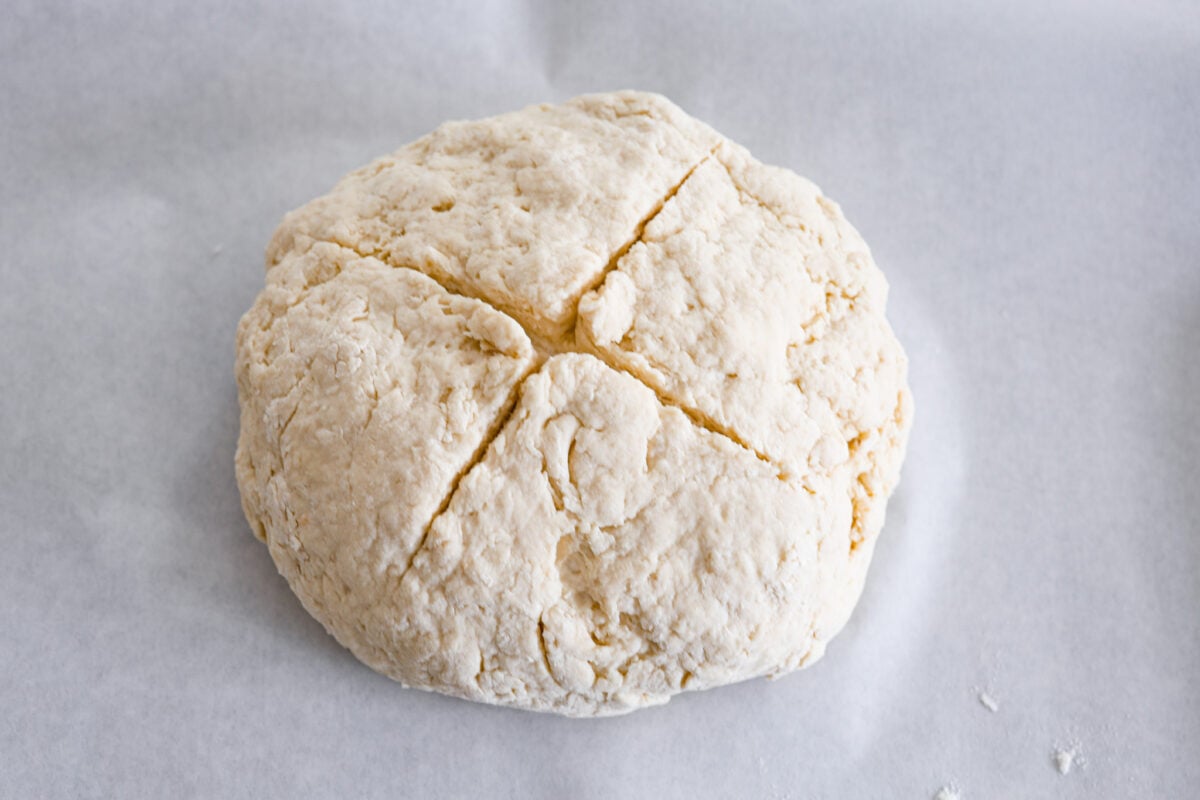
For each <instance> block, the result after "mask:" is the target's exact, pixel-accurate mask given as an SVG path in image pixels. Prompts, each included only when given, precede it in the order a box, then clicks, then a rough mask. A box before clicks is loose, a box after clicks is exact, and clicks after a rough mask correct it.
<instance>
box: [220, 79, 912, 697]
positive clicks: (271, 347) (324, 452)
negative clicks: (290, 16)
mask: <svg viewBox="0 0 1200 800" xmlns="http://www.w3.org/2000/svg"><path fill="white" fill-rule="evenodd" d="M267 262H268V271H267V281H266V287H265V288H264V290H263V292H262V293H261V294H260V295H259V298H258V299H257V301H256V302H255V305H254V306H253V308H251V310H250V311H249V312H247V314H246V316H245V317H244V318H243V320H242V323H241V325H240V326H239V329H238V361H237V375H238V386H239V397H240V400H241V404H242V433H241V438H240V440H239V444H238V453H237V473H238V480H239V485H240V487H241V489H242V495H243V505H244V508H245V511H246V516H247V519H248V520H249V521H250V523H251V526H252V527H253V528H254V530H255V532H256V534H257V535H258V537H259V538H260V539H262V540H263V541H264V542H266V544H267V545H268V548H269V549H270V552H271V555H272V557H273V558H274V560H275V562H276V564H277V565H278V566H279V569H280V571H281V572H282V574H283V575H284V576H285V577H286V578H287V580H288V581H289V583H290V584H291V586H292V588H293V589H294V590H295V592H296V594H297V595H298V596H299V597H300V599H301V601H302V602H303V603H304V605H305V607H306V608H307V609H308V610H309V611H310V612H311V613H312V614H313V615H314V616H315V617H316V618H317V619H318V620H320V621H321V622H322V623H323V624H324V625H325V627H326V628H327V629H328V630H329V631H330V632H331V633H332V634H333V635H334V636H335V637H337V639H338V640H339V641H340V642H341V643H342V644H344V645H345V646H347V647H348V648H350V649H351V650H352V651H353V652H354V653H355V654H356V655H357V656H358V657H359V658H360V659H362V660H363V661H364V662H366V663H367V664H369V665H370V666H372V667H373V668H375V669H377V670H379V671H381V672H383V673H385V674H387V675H389V676H391V677H393V678H395V679H397V680H399V681H401V682H402V683H404V684H405V685H409V686H415V687H419V688H425V689H432V690H436V691H439V692H443V693H446V694H451V695H455V696H458V697H464V698H468V699H472V700H479V701H484V702H492V703H501V704H506V705H512V706H517V707H522V708H529V709H534V710H547V711H555V712H559V713H563V714H569V715H575V716H590V715H603V714H614V713H622V712H625V711H629V710H632V709H635V708H638V707H642V706H646V705H651V704H655V703H662V702H666V701H667V700H668V699H669V698H670V697H671V696H672V695H673V694H675V693H678V692H679V691H682V690H685V689H697V688H705V687H710V686H716V685H720V684H725V683H730V682H732V681H736V680H742V679H745V678H750V677H754V676H759V675H779V674H782V673H785V672H788V671H790V670H793V669H795V668H797V667H799V666H802V665H804V664H806V663H809V662H811V661H812V660H814V659H815V658H818V657H819V656H820V655H821V654H822V653H823V651H824V648H825V644H826V642H827V641H828V640H829V638H831V637H832V636H833V635H834V634H835V633H836V632H837V631H838V630H840V629H841V627H842V626H843V625H844V624H845V622H846V619H847V618H848V616H849V614H850V611H851V609H852V608H853V606H854V604H855V602H856V601H857V598H858V595H859V593H860V592H861V589H862V584H863V580H864V578H865V573H866V569H867V565H868V564H869V561H870V557H871V551H872V549H873V546H874V542H875V539H876V537H877V535H878V533H879V530H880V528H881V527H882V525H883V518H884V512H885V507H886V501H887V497H888V496H889V494H890V493H891V491H892V489H893V488H894V486H895V484H896V482H897V481H898V479H899V468H900V462H901V460H902V457H903V451H904V446H905V441H906V438H907V433H908V428H909V426H910V420H911V415H912V411H911V399H910V397H909V393H908V389H907V384H906V361H905V357H904V353H903V351H902V350H901V348H900V346H899V344H898V343H897V342H896V339H895V337H894V336H893V334H892V332H891V329H890V328H889V327H888V324H887V322H886V319H885V317H884V311H885V304H886V294H887V286H886V282H885V281H884V279H883V276H882V274H881V273H880V272H879V270H878V269H877V268H876V267H875V265H874V263H873V261H872V259H871V257H870V254H869V251H868V250H867V247H866V245H865V244H864V243H863V242H862V240H861V238H860V237H859V236H858V234H857V233H856V232H855V231H854V229H853V228H852V227H851V226H850V225H849V224H848V223H847V222H846V220H845V219H844V217H843V216H842V214H841V211H840V210H839V209H838V207H837V206H836V205H835V204H834V203H832V202H831V201H829V200H828V199H827V198H825V197H823V196H822V195H821V193H820V191H819V190H818V189H817V188H816V187H815V186H814V185H813V184H811V183H810V182H808V181H806V180H804V179H803V178H800V177H798V176H796V175H794V174H792V173H790V172H788V171H786V170H781V169H777V168H772V167H766V166H764V165H762V164H760V163H758V162H757V161H755V160H754V159H753V158H752V157H751V156H750V155H749V154H748V153H747V152H746V151H745V150H743V149H742V148H740V147H738V146H737V145H735V144H733V143H731V142H729V141H727V140H725V139H723V138H722V137H720V136H719V134H716V133H715V132H714V131H712V130H711V129H709V128H707V127H706V126H704V125H703V124H702V123H699V122H697V121H696V120H693V119H692V118H690V117H688V116H687V115H686V114H684V113H683V112H682V111H680V110H679V109H678V108H676V107H675V106H674V105H672V104H671V103H670V102H669V101H667V100H665V99H664V98H661V97H658V96H656V95H647V94H642V93H635V92H621V93H614V94H605V95H591V96H585V97H581V98H576V99H575V100H572V101H570V102H568V103H566V104H563V105H561V106H537V107H534V108H530V109H525V110H524V111H520V112H515V113H512V114H507V115H503V116H500V117H495V118H491V119H487V120H480V121H475V122H463V123H449V124H447V125H445V126H443V127H442V128H439V129H438V130H437V131H435V132H434V133H432V134H430V135H429V136H427V137H425V138H423V139H421V140H418V141H417V142H414V143H413V144H411V145H408V146H406V147H404V148H401V150H399V151H397V152H396V153H394V154H392V155H391V156H387V157H385V158H382V159H379V160H377V161H376V162H374V163H372V164H370V165H368V166H367V167H364V168H363V169H360V170H358V171H356V172H353V173H351V174H350V175H348V176H347V177H346V178H345V179H343V180H342V181H341V182H340V183H339V184H338V185H337V187H335V188H334V190H333V191H332V192H331V193H330V194H328V195H326V196H324V197H322V198H318V199H317V200H314V201H313V202H311V203H309V204H308V205H306V206H304V207H303V208H301V209H299V210H297V211H295V212H292V213H291V214H289V215H288V216H287V217H286V218H285V220H284V222H283V224H282V225H281V226H280V229H279V230H278V231H277V232H276V234H275V236H274V238H273V239H272V242H271V244H270V246H269V248H268V256H267Z"/></svg>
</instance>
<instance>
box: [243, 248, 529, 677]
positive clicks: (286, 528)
mask: <svg viewBox="0 0 1200 800" xmlns="http://www.w3.org/2000/svg"><path fill="white" fill-rule="evenodd" d="M238 353H239V357H238V364H237V372H238V388H239V397H240V399H241V404H242V431H241V437H240V439H239V443H238V451H237V475H238V483H239V485H240V486H241V489H242V499H243V506H244V508H245V511H246V516H247V518H248V519H249V520H251V524H252V525H253V527H254V529H255V532H256V534H257V535H258V536H259V538H261V539H263V540H264V541H265V542H266V544H267V546H268V548H270V551H271V556H272V557H273V558H274V559H275V563H276V564H277V565H278V566H279V569H280V572H282V573H283V575H284V576H285V577H286V578H287V579H288V581H289V583H290V584H291V585H292V588H293V589H294V590H295V591H296V593H297V595H299V596H300V598H301V599H302V600H304V601H305V605H306V607H307V608H308V609H309V611H311V612H312V613H313V614H314V616H316V617H317V618H318V619H319V620H320V621H321V622H322V623H324V624H325V626H326V628H327V629H329V631H330V632H331V633H333V634H334V635H335V636H336V637H337V638H338V640H339V641H341V642H342V644H344V645H346V646H347V647H349V648H351V649H352V650H353V651H354V652H355V653H356V654H358V655H359V656H360V657H363V656H364V655H366V654H369V653H374V652H378V649H379V648H380V647H381V646H382V645H381V643H380V642H379V641H377V639H376V638H375V636H374V633H376V632H373V631H370V630H367V629H365V628H363V627H362V626H361V625H360V624H359V620H362V619H365V618H366V615H368V614H369V610H370V609H371V608H372V607H374V606H375V605H377V604H378V603H380V602H383V601H384V600H385V598H386V596H387V593H388V591H389V590H388V585H389V576H394V575H396V574H398V573H400V572H402V571H403V570H404V569H405V568H406V565H407V564H409V563H410V561H411V558H412V556H413V554H414V552H415V551H416V549H417V547H418V545H419V543H420V541H421V539H422V537H423V536H424V534H425V532H426V530H427V529H428V524H429V521H430V519H431V518H432V517H433V515H434V514H435V513H436V512H437V511H438V509H439V508H440V507H441V506H442V505H444V504H445V502H446V498H447V497H448V495H449V494H450V492H451V490H452V487H453V485H454V484H455V482H456V480H457V476H458V475H459V474H460V473H461V472H463V471H465V470H466V469H467V468H468V466H469V465H470V463H471V460H472V459H473V458H474V457H475V454H476V452H477V451H478V450H479V449H480V448H481V447H482V446H484V445H485V444H486V441H487V439H488V437H489V436H490V435H491V431H492V429H493V427H494V426H495V424H496V423H497V421H498V420H499V419H500V418H501V417H502V416H503V414H504V411H505V409H506V408H508V407H510V406H511V403H512V402H513V401H514V400H515V393H516V389H517V386H518V384H519V381H520V379H521V378H522V377H523V376H524V375H525V374H526V373H527V372H528V370H529V369H530V368H531V366H532V361H533V349H532V346H531V345H530V343H529V340H528V338H527V337H526V336H525V334H524V332H523V331H522V330H521V328H520V327H519V326H518V325H517V324H516V323H514V322H513V321H512V320H511V319H508V318H507V317H505V316H504V315H502V314H500V313H499V312H497V311H495V310H494V309H492V308H490V307H488V306H486V305H485V304H483V303H480V302H478V301H476V300H471V299H468V298H464V297H458V296H455V295H452V294H450V293H448V292H446V291H445V290H444V289H442V288H441V287H440V286H438V285H437V284H436V283H434V282H433V281H431V280H430V279H428V278H426V277H425V276H424V275H421V274H420V273H417V272H414V271H412V270H406V269H393V268H391V267H388V266H386V265H384V264H382V263H380V262H378V261H376V260H374V259H363V258H360V257H358V256H357V255H355V254H354V253H353V252H351V251H348V250H346V249H345V248H342V247H339V246H337V245H332V244H326V243H320V244H317V245H315V246H314V247H312V248H310V249H309V250H308V251H306V252H305V253H303V254H301V255H298V256H296V255H290V256H288V257H286V258H284V259H283V260H282V261H281V262H280V264H279V265H278V266H277V267H276V268H275V269H274V270H273V271H272V272H271V274H270V276H269V279H268V287H267V289H266V290H264V292H263V293H262V294H261V295H260V296H259V299H258V301H257V302H256V303H255V306H254V308H252V309H251V310H250V311H249V312H248V313H247V314H246V316H245V317H244V318H243V319H242V323H241V325H240V327H239V329H238Z"/></svg>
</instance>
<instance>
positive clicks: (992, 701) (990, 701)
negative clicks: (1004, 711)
mask: <svg viewBox="0 0 1200 800" xmlns="http://www.w3.org/2000/svg"><path fill="white" fill-rule="evenodd" d="M979 704H980V705H981V706H983V707H984V708H986V709H987V710H988V711H990V712H992V713H993V714H995V713H996V712H997V711H999V710H1000V704H999V703H997V702H996V698H994V697H992V696H991V695H990V694H988V693H987V692H982V691H981V692H980V693H979Z"/></svg>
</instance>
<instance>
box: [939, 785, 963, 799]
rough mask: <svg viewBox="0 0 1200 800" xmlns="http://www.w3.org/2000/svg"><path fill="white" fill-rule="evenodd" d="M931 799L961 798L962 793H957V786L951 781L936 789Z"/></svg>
mask: <svg viewBox="0 0 1200 800" xmlns="http://www.w3.org/2000/svg"><path fill="white" fill-rule="evenodd" d="M933 800H962V795H960V794H959V793H958V788H957V787H956V786H955V785H954V784H953V783H949V784H946V785H945V786H943V787H942V788H940V789H938V791H937V794H935V795H934V796H933Z"/></svg>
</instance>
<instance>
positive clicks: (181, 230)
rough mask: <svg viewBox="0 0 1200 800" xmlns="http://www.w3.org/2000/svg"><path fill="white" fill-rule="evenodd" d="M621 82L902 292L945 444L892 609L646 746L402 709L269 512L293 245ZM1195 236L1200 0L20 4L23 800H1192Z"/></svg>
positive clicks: (633, 722) (17, 525)
mask: <svg viewBox="0 0 1200 800" xmlns="http://www.w3.org/2000/svg"><path fill="white" fill-rule="evenodd" d="M627 87H630V88H643V89H649V90H655V91H660V92H663V93H665V94H667V95H668V96H670V97H671V98H673V99H674V100H675V101H676V102H678V103H679V104H680V105H682V106H683V107H684V108H685V109H687V110H688V111H689V112H691V113H693V114H695V115H696V116H699V117H700V118H702V119H704V120H706V121H708V122H709V123H711V124H712V125H713V126H714V127H716V128H717V129H718V130H720V131H722V132H724V133H725V134H727V135H728V136H730V137H731V138H733V139H734V140H735V141H738V142H741V143H742V144H745V145H746V146H748V147H749V148H750V149H751V151H753V152H754V153H755V154H756V155H758V156H759V157H760V158H762V159H763V160H765V161H767V162H769V163H775V164H780V165H783V166H786V167H789V168H791V169H794V170H796V171H798V172H800V173H801V174H804V175H806V176H808V177H811V178H812V179H814V180H815V181H816V182H817V183H818V184H820V185H821V186H822V187H823V188H824V189H825V191H826V192H828V193H829V194H830V195H831V196H832V197H834V198H836V199H837V200H839V201H840V202H841V203H842V205H843V207H844V208H845V210H846V212H847V214H848V216H849V217H850V219H851V220H852V221H853V222H854V223H855V225H856V226H858V227H859V229H860V230H861V231H862V232H863V234H864V236H865V237H866V239H867V241H869V242H870V243H871V244H872V246H873V249H874V253H875V255H876V258H877V260H878V262H879V263H880V265H881V266H882V267H883V269H884V270H885V272H886V273H887V275H888V277H889V279H890V281H891V285H892V294H891V305H890V309H891V312H890V313H891V319H892V321H893V323H894V326H895V328H896V330H897V332H898V334H899V336H900V337H901V339H902V341H903V342H904V344H905V346H906V347H907V349H908V352H909V355H910V357H911V362H912V367H911V377H912V384H913V388H914V392H915V395H916V402H917V423H916V428H915V430H914V433H913V436H912V442H911V448H910V455H909V459H908V462H907V464H906V467H905V470H904V477H903V484H902V486H901V488H900V490H899V492H898V494H897V495H896V497H895V499H894V501H893V503H892V506H891V508H890V511H889V520H888V524H887V527H886V529H885V531H884V534H883V539H882V541H881V543H880V545H879V548H878V550H877V553H876V557H875V558H876V560H875V564H874V567H873V570H872V575H871V578H870V581H869V584H868V586H867V590H866V593H865V596H864V597H863V600H862V603H861V605H860V606H859V608H858V610H857V612H856V614H855V616H854V618H853V620H852V622H851V623H850V625H849V626H848V628H847V629H846V630H845V632H844V633H843V634H842V635H841V636H840V637H839V638H838V639H836V640H835V642H834V643H833V644H832V646H831V647H830V648H829V652H828V654H827V655H826V657H825V659H824V660H822V661H821V662H819V663H818V664H816V665H815V666H814V667H812V668H811V669H809V670H806V671H804V672H801V673H798V674H795V675H792V676H790V677H787V678H785V679H782V680H779V681H775V682H766V681H754V682H750V683H746V684H742V685H738V686H735V687H731V688H727V689H721V690H716V691H711V692H707V693H700V694H691V695H686V696H683V697H681V698H678V699H676V700H675V701H673V702H672V703H670V704H669V705H668V706H666V707H663V708H658V709H654V710H649V711H644V712H640V713H637V714H634V715H632V716H627V717H623V718H617V719H610V720H602V721H570V720H565V719H559V718H553V717H547V716H538V715H533V714H528V713H521V712H515V711H507V710H498V709H494V708H489V707H484V706H477V705H472V704H469V703H465V702H460V701H454V700H449V699H445V698H442V697H438V696H434V695H429V694H424V693H420V692H415V691H406V690H403V689H401V688H400V687H399V686H398V685H396V684H393V683H391V682H390V681H388V680H386V679H384V678H382V677H379V676H377V675H375V674H374V673H372V672H371V671H369V670H368V669H366V668H365V667H363V666H360V665H359V664H358V662H356V661H355V660H354V659H353V658H352V657H351V656H350V655H349V654H348V653H347V652H345V651H343V650H342V649H341V648H340V647H339V646H338V645H337V644H336V643H335V642H334V641H333V640H332V639H331V638H329V637H328V636H327V635H326V634H325V633H324V631H323V630H322V629H321V627H320V625H318V624H317V623H316V622H314V621H313V620H312V619H311V618H309V617H308V615H307V614H306V613H305V612H304V611H303V609H302V608H301V606H300V604H299V603H298V602H297V601H296V600H295V599H294V598H293V596H292V595H291V593H290V592H289V590H288V588H287V586H286V585H285V583H284V581H283V580H282V579H281V578H280V577H279V576H278V575H277V573H276V571H275V568H274V566H273V564H272V563H271V560H270V558H269V557H268V554H267V552H266V550H265V548H264V547H262V546H261V545H260V544H259V543H258V542H257V541H255V540H254V538H253V537H252V536H251V534H250V532H249V530H248V528H247V525H246V523H245V521H244V520H243V518H242V513H241V510H240V507H239V500H238V493H237V488H236V485H235V483H234V478H233V467H232V462H233V451H234V444H235V440H236V437H237V429H238V411H237V403H236V394H235V388H234V382H233V337H234V329H235V326H236V323H237V320H238V317H239V316H240V315H241V314H242V312H243V311H244V310H245V309H246V308H248V307H249V305H250V303H251V302H252V300H253V298H254V295H255V293H256V292H257V291H258V289H259V288H260V287H261V285H262V251H263V248H264V246H265V244H266V241H267V238H268V236H269V235H270V233H271V231H272V229H273V228H274V226H275V224H276V223H277V221H278V219H279V218H280V216H281V215H282V214H283V213H284V212H285V211H287V210H288V209H290V208H292V207H295V206H297V205H299V204H301V203H302V202H304V201H306V200H307V199H309V198H310V197H313V196H315V195H317V194H319V193H321V192H323V191H325V190H326V189H327V188H328V187H330V186H331V185H332V183H333V182H334V181H335V180H336V179H337V178H338V177H339V176H340V175H342V174H343V173H344V172H346V171H348V170H350V169H352V168H354V167H357V166H359V165H361V164H363V163H365V162H367V161H368V160H370V159H371V158H373V157H374V156H376V155H380V154H382V153H385V152H388V151H390V150H392V149H394V148H395V147H397V146H399V145H400V144H402V143H404V142H406V141H409V140H411V139H413V138H415V137H417V136H419V135H421V134H423V133H425V132H426V131H428V130H430V129H432V128H433V127H435V126H436V125H437V124H438V123H440V122H442V121H443V120H445V119H449V118H466V117H479V116H484V115H488V114H492V113H499V112H502V111H507V110H510V109H514V108H518V107H521V106H523V105H526V104H529V103H534V102H540V101H546V100H551V101H558V100H563V99H566V98H568V97H570V96H573V95H575V94H578V93H582V92H585V91H596V90H606V89H615V88H627ZM1198 214H1200V12H1198V11H1197V9H1196V7H1195V5H1194V4H1191V3H1189V2H1172V0H1150V1H1141V2H1128V3H1119V4H1118V3H1111V2H1095V1H1092V2H1078V3H1063V2H1045V1H1044V0H1038V1H1037V2H1033V1H1032V0H1027V1H1026V0H1009V1H1008V2H1003V3H979V2H960V0H945V1H944V2H920V3H916V2H913V3H880V4H871V3H861V2H849V3H813V4H801V3H788V4H771V3H749V2H728V3H707V4H703V5H701V4H696V5H694V6H693V5H690V4H684V3H677V4H670V5H668V4H660V3H638V2H627V1H626V0H607V1H606V2H595V3H535V2H517V0H513V1H512V2H494V3H488V4H478V5H477V4H460V3H453V2H443V3H429V4H395V5H387V4H383V3H368V4H355V5H352V4H343V3H336V2H316V1H315V0H307V1H306V2H296V3H282V2H281V3H277V4H260V3H211V4H200V3H192V2H187V3H185V2H155V3H134V2H124V3H123V2H117V1H116V0H112V1H111V2H103V3H82V2H81V3H78V4H74V5H69V4H67V5H64V4H61V3H47V2H25V1H24V0H20V1H18V2H11V1H10V2H7V3H5V4H4V7H3V10H0V245H2V246H3V258H2V259H0V270H2V277H3V284H2V286H0V545H2V547H0V796H4V797H14V798H17V797H20V798H26V797H63V798H66V797H71V798H75V797H127V798H143V797H144V798H152V797H153V798H159V797H222V798H232V797H254V798H269V797H280V798H293V797H301V796H311V797H347V798H348V797H403V796H409V797H443V796H445V797H485V796H486V797H511V798H543V797H544V798H561V797H572V798H575V797H578V798H602V797H604V798H607V797H648V798H675V797H678V798H692V797H742V798H756V797H765V798H810V797H814V798H846V797H852V798H876V797H887V798H893V797H894V798H928V797H932V796H933V795H934V794H935V793H936V792H937V791H938V790H939V789H940V788H941V787H943V786H947V785H949V784H951V783H953V784H954V785H955V787H956V788H957V790H958V792H959V794H960V795H961V797H962V798H1017V797H1020V798H1039V797H1056V798H1057V797H1063V798H1085V797H1086V798H1094V797H1169V798H1183V797H1193V796H1196V793H1197V792H1198V791H1200V789H1197V787H1198V786H1200V766H1198V757H1200V699H1198V698H1200V693H1198V691H1197V689H1198V687H1197V676H1198V675H1200V578H1198V576H1200V523H1198V522H1197V503H1198V502H1200V455H1198V453H1200V424H1198V413H1197V412H1198V408H1200V403H1198V401H1197V396H1198V395H1200V261H1198V258H1197V251H1198V247H1200V223H1198ZM981 692H984V693H986V694H987V695H988V696H989V697H990V698H992V699H994V701H995V703H996V704H997V706H998V708H997V710H996V711H995V712H991V711H989V710H988V709H987V708H985V707H984V706H983V704H982V703H981V702H980V700H979V694H980V693H981ZM1056 749H1059V750H1061V751H1063V752H1064V753H1066V752H1071V753H1073V754H1074V755H1076V756H1077V757H1082V759H1083V761H1084V762H1085V763H1084V764H1083V765H1082V766H1081V765H1080V764H1079V763H1078V760H1079V759H1078V758H1076V760H1075V762H1074V763H1073V768H1072V770H1071V771H1070V772H1069V774H1066V775H1060V774H1059V772H1058V771H1057V769H1056V766H1055V762H1054V753H1055V750H1056Z"/></svg>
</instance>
